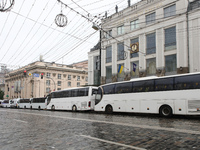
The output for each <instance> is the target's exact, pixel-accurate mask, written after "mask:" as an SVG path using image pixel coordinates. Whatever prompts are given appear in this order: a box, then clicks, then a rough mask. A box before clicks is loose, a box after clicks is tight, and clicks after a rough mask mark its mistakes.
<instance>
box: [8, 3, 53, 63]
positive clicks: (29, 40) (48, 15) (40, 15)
mask: <svg viewBox="0 0 200 150" xmlns="http://www.w3.org/2000/svg"><path fill="white" fill-rule="evenodd" d="M48 3H49V2H48ZM48 3H47V4H46V5H45V7H44V8H43V10H42V12H41V13H40V15H39V17H38V18H37V20H36V21H35V22H34V25H33V26H32V27H31V29H30V30H29V32H28V33H27V34H26V37H25V38H24V40H23V42H22V43H21V44H20V46H19V47H18V48H17V50H16V51H15V53H14V54H13V55H12V57H11V59H9V61H8V63H9V62H10V60H11V61H12V62H14V61H15V60H16V58H17V56H16V53H17V52H18V50H19V49H20V48H21V46H22V45H23V44H24V42H25V41H26V39H27V38H28V36H29V35H30V33H31V32H32V30H33V28H34V27H35V25H36V23H37V22H38V20H39V19H40V17H41V16H42V14H43V12H44V10H45V8H46V7H47V5H48ZM55 4H56V3H55ZM55 4H54V5H53V7H52V8H51V10H50V11H49V13H48V15H47V17H48V16H49V14H50V12H51V11H52V9H53V8H54V7H55ZM47 17H46V18H47ZM37 31H38V30H37ZM37 31H36V32H37ZM30 39H32V38H30ZM29 42H30V40H29ZM29 42H28V43H29ZM22 51H23V49H21V51H20V52H19V54H18V55H20V54H21V53H22ZM14 56H15V58H14V60H12V58H13V57H14Z"/></svg>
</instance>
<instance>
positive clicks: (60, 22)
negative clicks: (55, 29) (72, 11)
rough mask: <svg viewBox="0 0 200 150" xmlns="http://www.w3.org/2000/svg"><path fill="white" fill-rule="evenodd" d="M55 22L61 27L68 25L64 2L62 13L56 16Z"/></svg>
mask: <svg viewBox="0 0 200 150" xmlns="http://www.w3.org/2000/svg"><path fill="white" fill-rule="evenodd" d="M55 23H56V25H57V26H59V27H64V26H66V25H67V17H66V16H65V15H63V13H62V4H61V13H60V14H58V15H57V16H56V18H55Z"/></svg>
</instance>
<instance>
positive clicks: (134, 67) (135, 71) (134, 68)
mask: <svg viewBox="0 0 200 150" xmlns="http://www.w3.org/2000/svg"><path fill="white" fill-rule="evenodd" d="M130 66H131V77H132V78H136V77H139V61H136V62H131V65H130Z"/></svg>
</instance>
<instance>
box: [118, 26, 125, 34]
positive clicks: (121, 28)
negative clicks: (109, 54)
mask: <svg viewBox="0 0 200 150" xmlns="http://www.w3.org/2000/svg"><path fill="white" fill-rule="evenodd" d="M121 34H124V26H119V27H117V35H121Z"/></svg>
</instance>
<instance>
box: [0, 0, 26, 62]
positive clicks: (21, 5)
mask: <svg viewBox="0 0 200 150" xmlns="http://www.w3.org/2000/svg"><path fill="white" fill-rule="evenodd" d="M24 2H25V0H23V3H22V5H21V7H20V9H19V11H18V12H20V11H21V9H22V6H23V5H24ZM17 18H18V15H17V16H16V17H15V19H14V22H13V24H12V26H11V28H10V30H9V32H8V34H7V35H6V38H5V39H4V42H3V44H2V45H1V48H0V51H1V49H2V47H3V46H4V44H5V42H6V40H7V38H8V36H9V35H10V32H11V30H12V28H13V27H14V24H15V22H16V20H17ZM4 57H5V54H4V55H3V57H2V58H1V60H0V62H1V61H2V60H3V59H4Z"/></svg>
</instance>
